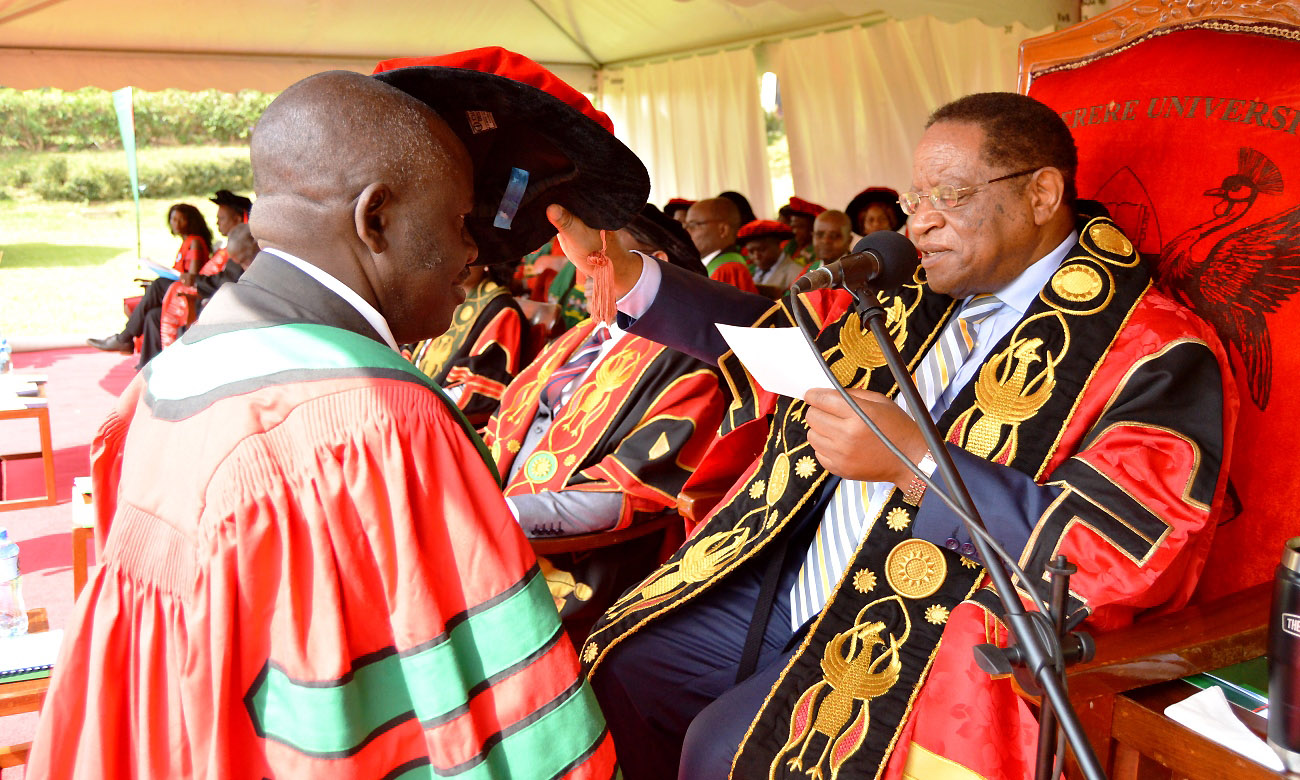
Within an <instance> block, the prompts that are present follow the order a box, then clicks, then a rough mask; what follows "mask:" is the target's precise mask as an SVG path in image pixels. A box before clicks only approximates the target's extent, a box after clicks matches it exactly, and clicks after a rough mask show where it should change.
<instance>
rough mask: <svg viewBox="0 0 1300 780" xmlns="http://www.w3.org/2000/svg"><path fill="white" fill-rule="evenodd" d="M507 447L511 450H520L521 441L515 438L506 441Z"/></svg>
mask: <svg viewBox="0 0 1300 780" xmlns="http://www.w3.org/2000/svg"><path fill="white" fill-rule="evenodd" d="M506 449H508V450H510V451H511V452H519V442H517V441H514V440H511V441H508V442H506Z"/></svg>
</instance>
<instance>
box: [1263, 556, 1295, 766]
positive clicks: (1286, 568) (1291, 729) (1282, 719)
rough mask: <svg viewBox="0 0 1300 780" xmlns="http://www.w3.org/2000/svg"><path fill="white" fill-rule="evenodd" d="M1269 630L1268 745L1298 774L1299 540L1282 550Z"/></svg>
mask: <svg viewBox="0 0 1300 780" xmlns="http://www.w3.org/2000/svg"><path fill="white" fill-rule="evenodd" d="M1269 614H1270V615H1271V616H1272V619H1271V622H1270V623H1269V626H1268V744H1269V745H1270V746H1271V747H1272V748H1273V751H1274V752H1275V753H1277V754H1278V756H1279V757H1280V758H1281V759H1282V763H1283V764H1284V765H1285V766H1286V769H1287V771H1288V772H1300V536H1297V537H1295V538H1293V539H1291V540H1289V541H1288V542H1287V543H1286V546H1285V547H1284V548H1283V549H1282V563H1281V564H1280V565H1279V566H1278V567H1277V574H1276V575H1275V577H1274V580H1273V610H1272V611H1271V612H1270V613H1269Z"/></svg>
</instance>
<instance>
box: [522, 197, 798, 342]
mask: <svg viewBox="0 0 1300 780" xmlns="http://www.w3.org/2000/svg"><path fill="white" fill-rule="evenodd" d="M546 214H547V217H548V218H550V220H551V224H553V225H555V227H556V229H558V230H559V231H560V232H559V236H558V238H559V244H560V247H561V248H562V249H563V250H564V254H565V255H566V256H567V257H568V258H569V259H570V260H571V261H573V264H574V265H575V266H577V267H578V269H579V270H581V271H582V272H583V273H587V274H591V273H592V272H593V266H592V265H591V263H590V262H589V261H588V260H587V256H588V255H589V254H591V253H593V252H598V251H600V249H601V247H602V237H601V231H599V230H595V229H593V228H590V227H587V226H586V225H585V224H583V222H582V220H580V219H578V218H577V217H576V216H574V215H573V214H571V213H569V212H568V211H567V210H565V209H564V207H562V206H558V205H551V206H550V208H549V209H548V210H547V212H546ZM603 246H604V248H605V255H606V256H607V257H608V258H609V260H610V263H611V264H612V266H613V268H614V289H615V295H616V296H617V298H618V299H619V311H621V312H622V313H623V314H624V315H626V316H627V317H628V318H629V320H630V322H629V323H628V327H627V330H628V331H629V332H631V333H635V334H636V335H638V336H642V337H644V338H648V339H650V340H651V341H655V342H658V343H660V344H665V345H667V346H669V347H672V348H673V349H676V350H677V351H679V352H684V353H686V354H688V355H690V356H692V357H696V358H699V359H700V360H703V361H705V362H708V363H711V364H715V365H716V364H717V362H718V358H719V357H720V356H721V355H723V354H724V353H726V352H727V350H728V347H727V344H726V342H725V341H723V339H722V336H721V335H720V334H719V333H718V329H717V328H715V327H714V324H716V323H723V324H728V325H741V326H745V325H752V324H753V323H754V322H755V321H757V320H758V318H759V317H761V316H762V315H763V313H764V312H766V311H767V310H768V309H770V308H771V307H772V302H771V301H770V300H768V299H767V298H764V297H763V296H761V295H754V294H751V293H746V292H741V291H740V290H738V289H736V288H735V287H732V286H731V285H729V284H723V283H721V282H715V281H712V280H711V279H708V278H706V277H704V276H702V275H699V274H693V273H691V272H689V271H686V270H684V269H681V268H678V267H676V266H674V265H671V264H669V263H661V262H659V261H657V260H654V259H652V258H647V257H645V256H644V255H641V254H638V253H635V252H630V251H628V250H627V249H624V248H623V246H622V244H620V243H619V241H618V236H617V235H616V234H615V233H614V232H613V231H605V236H604V244H603ZM647 286H649V287H652V288H653V289H645V288H646V287H647ZM634 289H636V294H635V295H633V296H631V297H632V298H634V299H635V300H636V302H637V303H638V304H639V305H636V306H635V307H629V306H627V303H628V298H629V296H628V293H630V292H632V291H633V290H634ZM646 303H648V306H646V305H645V304H646Z"/></svg>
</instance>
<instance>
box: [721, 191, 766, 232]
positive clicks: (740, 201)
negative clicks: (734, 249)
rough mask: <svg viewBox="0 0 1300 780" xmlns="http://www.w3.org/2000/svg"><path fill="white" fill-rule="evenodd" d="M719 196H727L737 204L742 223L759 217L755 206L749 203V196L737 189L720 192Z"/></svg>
mask: <svg viewBox="0 0 1300 780" xmlns="http://www.w3.org/2000/svg"><path fill="white" fill-rule="evenodd" d="M718 197H719V198H726V199H727V200H729V201H731V202H732V203H734V204H736V211H738V212H740V224H742V225H748V224H749V223H750V222H753V221H754V220H756V219H758V216H757V215H756V214H755V213H754V207H753V206H750V205H749V198H746V197H745V196H744V195H741V194H740V193H739V192H736V191H735V190H727V191H726V192H719V193H718Z"/></svg>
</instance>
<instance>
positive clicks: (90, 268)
mask: <svg viewBox="0 0 1300 780" xmlns="http://www.w3.org/2000/svg"><path fill="white" fill-rule="evenodd" d="M146 152H149V153H151V154H152V153H154V152H155V150H141V158H142V159H143V158H144V156H145V153H146ZM214 152H215V153H224V152H223V151H222V150H209V149H204V150H177V149H164V150H156V153H158V154H159V155H180V154H190V155H195V154H198V155H203V154H209V153H214ZM76 154H109V153H108V152H82V153H76ZM115 154H117V155H121V154H122V153H121V152H120V151H118V152H115ZM39 163H40V158H39V156H36V155H32V154H30V153H19V154H15V155H9V154H3V155H0V171H4V170H7V169H11V168H12V167H13V166H14V165H18V164H28V165H30V164H39ZM222 186H223V185H221V184H220V183H214V184H213V186H212V190H213V191H214V192H215V191H216V190H217V189H219V188H220V187H222ZM9 195H10V198H11V199H9V200H0V252H3V253H4V254H3V256H2V257H0V334H3V335H5V336H8V337H11V338H12V337H14V336H19V337H45V336H60V335H76V336H82V337H87V336H106V335H108V334H110V333H115V332H117V331H119V330H121V328H122V325H123V323H124V322H125V315H124V314H123V312H122V299H123V298H125V297H129V296H131V295H138V294H139V291H140V286H139V285H138V284H136V283H135V282H134V281H133V279H135V278H136V277H137V276H141V274H140V273H138V267H139V264H138V260H137V257H138V255H137V254H136V230H135V225H136V223H135V206H134V204H133V203H132V202H131V201H130V200H126V201H118V202H110V203H95V204H84V203H69V202H61V201H44V200H41V199H40V198H38V197H36V196H35V195H33V194H31V193H29V192H27V191H24V190H18V191H16V192H15V191H14V190H12V189H11V190H9ZM211 196H212V192H205V193H199V194H195V195H193V196H191V197H185V198H169V199H167V200H158V199H149V200H141V201H140V240H141V255H143V256H144V257H148V258H151V259H153V260H154V261H156V262H159V263H161V264H163V265H168V266H170V265H171V263H172V259H173V258H174V257H175V255H176V249H177V247H178V246H179V245H180V239H178V238H176V237H175V236H172V235H171V234H170V232H169V231H168V229H167V208H168V207H169V206H170V205H171V204H172V203H175V202H186V203H192V204H194V205H195V206H197V207H198V208H199V211H200V212H202V213H203V216H204V218H205V219H206V220H207V221H208V226H209V227H210V228H212V232H213V236H214V238H216V239H218V240H220V236H219V235H218V234H217V232H216V222H217V207H216V204H214V203H211V202H209V201H208V198H209V197H211ZM143 275H144V276H148V275H149V274H147V273H146V274H143Z"/></svg>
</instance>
